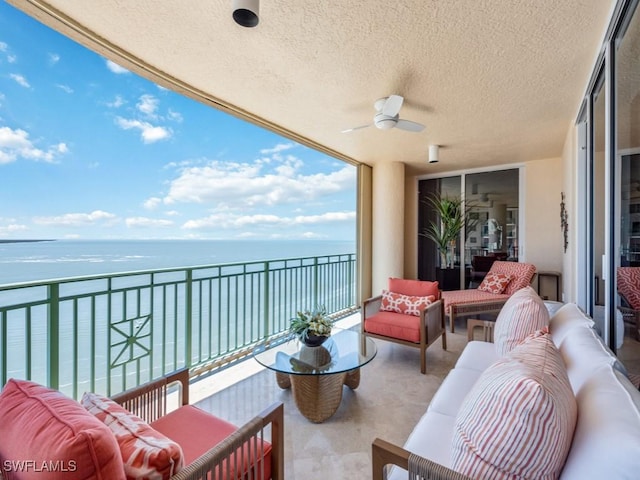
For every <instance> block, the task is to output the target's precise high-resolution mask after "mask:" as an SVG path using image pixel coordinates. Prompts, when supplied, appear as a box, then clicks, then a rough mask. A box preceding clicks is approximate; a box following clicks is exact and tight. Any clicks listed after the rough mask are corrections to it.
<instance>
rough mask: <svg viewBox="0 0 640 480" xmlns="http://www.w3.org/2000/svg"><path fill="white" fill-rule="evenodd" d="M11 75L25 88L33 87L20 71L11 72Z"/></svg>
mask: <svg viewBox="0 0 640 480" xmlns="http://www.w3.org/2000/svg"><path fill="white" fill-rule="evenodd" d="M9 76H10V77H11V78H12V79H13V80H15V82H16V83H17V84H18V85H20V86H21V87H24V88H31V85H29V82H28V81H27V79H26V78H25V77H24V76H23V75H20V74H18V73H11V74H9Z"/></svg>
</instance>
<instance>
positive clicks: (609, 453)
mask: <svg viewBox="0 0 640 480" xmlns="http://www.w3.org/2000/svg"><path fill="white" fill-rule="evenodd" d="M575 393H576V400H577V402H578V411H579V412H580V414H579V415H578V422H577V424H576V430H575V434H574V436H573V443H572V445H571V450H570V451H569V455H568V456H567V460H566V462H565V465H564V470H563V471H562V478H563V479H574V478H575V479H582V478H607V479H609V478H616V479H617V478H628V479H632V478H638V476H639V472H640V392H638V390H637V389H636V388H635V387H634V386H633V385H632V384H631V382H630V381H629V380H628V379H627V378H626V377H625V376H624V375H623V374H622V373H621V372H619V371H618V370H616V369H615V368H613V367H612V366H611V365H601V366H600V367H599V368H596V369H595V370H592V373H591V375H590V376H589V378H587V379H585V381H584V382H582V384H581V385H580V388H579V389H578V390H577V391H576V392H575Z"/></svg>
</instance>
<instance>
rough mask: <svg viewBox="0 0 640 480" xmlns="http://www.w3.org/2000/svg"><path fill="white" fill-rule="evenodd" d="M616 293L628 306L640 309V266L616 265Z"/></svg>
mask: <svg viewBox="0 0 640 480" xmlns="http://www.w3.org/2000/svg"><path fill="white" fill-rule="evenodd" d="M616 276H617V281H618V293H620V295H622V296H623V297H624V299H625V300H626V301H627V303H628V304H629V306H630V307H631V308H633V309H634V310H640V267H618V270H617V275H616Z"/></svg>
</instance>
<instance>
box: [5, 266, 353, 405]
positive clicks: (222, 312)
mask: <svg viewBox="0 0 640 480" xmlns="http://www.w3.org/2000/svg"><path fill="white" fill-rule="evenodd" d="M355 263H356V258H355V254H343V255H326V256H318V257H304V258H291V259H282V260H268V261H257V262H248V263H230V264H221V265H206V266H198V267H186V268H171V269H163V270H148V271H135V272H124V273H117V274H108V275H95V276H85V277H73V278H63V279H55V280H48V281H41V282H33V283H16V284H10V285H0V382H1V384H2V385H4V384H5V383H6V381H7V379H8V378H11V377H16V378H24V379H30V380H33V381H36V382H39V383H42V384H45V385H48V386H50V387H52V388H56V389H59V390H61V391H63V392H64V393H66V394H67V395H69V396H71V397H74V398H79V396H81V395H82V393H83V392H85V391H96V392H101V393H104V394H106V395H113V394H115V393H118V392H121V391H123V390H126V389H128V388H131V387H133V386H135V385H139V384H141V383H144V382H146V381H148V380H150V379H153V378H156V377H159V376H161V375H163V374H164V373H167V372H170V371H173V370H176V369H178V368H182V367H185V366H186V367H191V368H193V369H194V370H197V371H202V370H204V369H209V368H218V367H220V366H222V365H226V364H229V363H232V362H234V361H237V360H239V359H241V358H242V357H243V356H246V354H247V353H248V352H249V351H250V349H251V348H252V346H253V345H255V344H256V343H258V342H259V341H262V340H264V339H266V338H269V337H271V336H276V335H279V334H282V333H284V332H286V331H287V329H288V326H289V319H290V318H292V317H293V316H295V314H296V312H297V311H298V310H307V309H312V308H314V307H316V306H320V305H321V306H324V307H325V308H326V309H327V311H328V312H329V313H331V314H334V315H336V316H340V315H341V314H346V313H348V312H350V311H352V310H353V309H354V308H355V307H356V305H355V303H356V294H355V291H356V290H355V278H356V275H355Z"/></svg>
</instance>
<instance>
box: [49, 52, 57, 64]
mask: <svg viewBox="0 0 640 480" xmlns="http://www.w3.org/2000/svg"><path fill="white" fill-rule="evenodd" d="M59 61H60V55H58V54H57V53H50V54H49V64H51V65H55V64H56V63H58V62H59Z"/></svg>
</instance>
